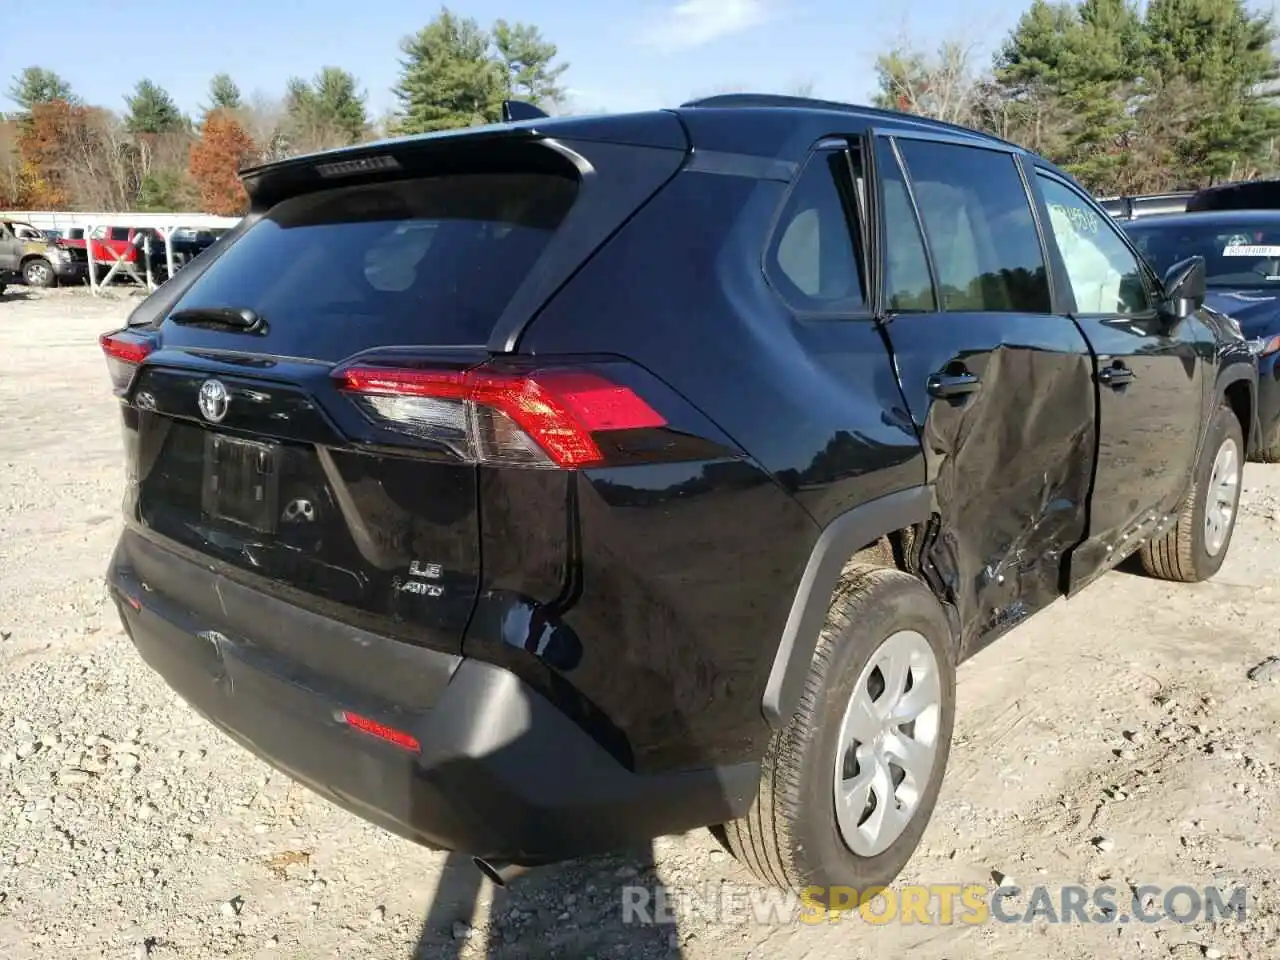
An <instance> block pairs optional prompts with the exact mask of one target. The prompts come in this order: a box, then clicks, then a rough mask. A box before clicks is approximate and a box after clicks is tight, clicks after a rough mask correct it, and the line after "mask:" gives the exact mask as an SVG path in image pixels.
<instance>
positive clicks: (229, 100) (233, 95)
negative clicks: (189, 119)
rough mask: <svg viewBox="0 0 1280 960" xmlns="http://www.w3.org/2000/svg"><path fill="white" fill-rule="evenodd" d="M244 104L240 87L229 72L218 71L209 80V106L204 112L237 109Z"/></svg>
mask: <svg viewBox="0 0 1280 960" xmlns="http://www.w3.org/2000/svg"><path fill="white" fill-rule="evenodd" d="M242 106H244V101H243V99H242V98H241V96H240V88H239V87H238V86H236V82H235V81H234V80H232V79H231V76H230V74H226V73H219V74H217V75H216V76H215V77H214V78H213V79H212V80H211V81H209V106H207V107H206V108H205V113H211V112H213V111H214V110H239V109H240V108H241V107H242Z"/></svg>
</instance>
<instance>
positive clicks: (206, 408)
mask: <svg viewBox="0 0 1280 960" xmlns="http://www.w3.org/2000/svg"><path fill="white" fill-rule="evenodd" d="M230 403H231V398H230V396H229V395H228V394H227V388H226V387H224V386H223V385H222V381H220V380H206V381H205V382H204V383H202V384H200V398H199V405H200V413H201V415H202V416H203V417H204V418H205V419H206V420H208V421H209V422H210V423H221V422H222V418H223V417H225V416H226V415H227V406H228V405H229V404H230Z"/></svg>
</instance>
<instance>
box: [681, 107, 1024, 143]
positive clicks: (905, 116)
mask: <svg viewBox="0 0 1280 960" xmlns="http://www.w3.org/2000/svg"><path fill="white" fill-rule="evenodd" d="M680 106H681V108H685V107H788V108H790V109H792V110H833V111H836V112H837V113H861V114H865V115H869V116H872V117H884V118H885V119H888V120H898V121H903V120H905V121H907V122H909V123H917V124H920V125H921V126H932V127H938V128H939V129H942V130H954V131H956V132H958V133H964V134H967V135H968V136H970V137H979V138H981V139H984V140H991V141H993V142H995V143H1003V144H1004V145H1005V146H1009V147H1016V148H1017V149H1018V150H1024V149H1025V147H1023V146H1021V145H1020V144H1017V143H1014V142H1013V141H1012V140H1005V139H1004V138H1002V137H997V136H996V135H995V134H991V133H985V132H983V131H981V130H974V129H973V128H972V127H966V126H963V125H961V124H958V123H948V122H947V121H946V120H935V119H934V118H933V117H925V116H921V115H920V114H916V113H903V112H902V111H900V110H885V109H882V108H881V107H868V106H864V105H863V104H859V103H842V102H840V101H839V100H817V99H814V98H812V97H789V96H785V95H783V94H779V93H722V94H717V95H715V96H712V97H702V98H701V99H698V100H690V101H688V102H687V103H682V104H680Z"/></svg>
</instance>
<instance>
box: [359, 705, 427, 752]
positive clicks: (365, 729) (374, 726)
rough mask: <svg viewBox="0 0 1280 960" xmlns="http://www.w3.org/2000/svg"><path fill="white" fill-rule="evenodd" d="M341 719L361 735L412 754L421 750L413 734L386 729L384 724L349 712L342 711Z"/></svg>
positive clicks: (393, 728)
mask: <svg viewBox="0 0 1280 960" xmlns="http://www.w3.org/2000/svg"><path fill="white" fill-rule="evenodd" d="M342 719H343V721H344V722H345V723H346V724H347V726H349V727H351V728H352V729H353V730H359V731H360V732H361V733H367V734H368V735H369V736H371V737H377V738H378V739H379V740H385V741H387V743H392V744H395V745H396V746H397V747H400V748H402V749H404V750H411V751H413V752H414V753H418V752H420V751H421V750H422V747H421V745H420V744H419V743H418V738H417V737H415V736H413V734H410V733H405V732H404V731H403V730H397V729H396V728H395V727H388V726H387V725H386V724H385V723H379V722H378V721H377V720H370V719H369V718H368V717H364V716H361V715H360V714H358V713H352V712H351V711H350V710H343V711H342Z"/></svg>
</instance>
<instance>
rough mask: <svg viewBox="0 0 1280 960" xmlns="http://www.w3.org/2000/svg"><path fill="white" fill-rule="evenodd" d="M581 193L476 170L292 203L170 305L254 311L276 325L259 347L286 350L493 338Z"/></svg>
mask: <svg viewBox="0 0 1280 960" xmlns="http://www.w3.org/2000/svg"><path fill="white" fill-rule="evenodd" d="M576 191H577V183H576V182H575V181H573V180H570V179H566V178H563V177H557V176H552V175H547V174H534V173H517V174H468V175H458V176H448V177H433V178H429V179H418V180H403V181H396V182H390V183H380V184H372V185H367V186H360V187H345V188H341V189H335V190H326V191H323V192H320V193H313V194H308V195H305V196H301V197H296V198H293V199H291V200H286V201H284V202H283V203H280V204H278V205H277V206H276V207H274V208H273V209H272V210H271V211H270V212H269V213H268V214H267V215H266V216H265V217H264V218H263V219H262V220H260V221H259V222H258V223H256V224H254V225H253V226H252V227H251V228H250V229H249V230H248V231H246V232H245V234H244V236H242V237H241V238H240V239H238V240H237V241H236V242H235V243H234V244H232V246H231V247H229V248H228V249H227V251H226V252H225V253H224V254H223V255H222V256H221V257H219V258H218V259H217V260H216V261H215V262H214V263H213V264H211V265H210V267H209V269H208V270H207V271H206V272H205V273H204V275H203V276H201V277H200V278H199V279H198V280H196V281H195V283H193V284H192V285H191V288H190V289H189V290H187V291H186V292H185V293H184V294H183V296H182V298H181V299H180V300H179V301H178V302H177V303H176V304H175V305H174V307H173V309H174V310H175V311H176V310H186V309H192V308H198V307H249V308H251V309H252V310H254V311H256V312H257V313H258V314H259V315H260V316H261V317H262V318H263V320H264V321H265V322H266V325H267V330H268V334H267V338H266V339H267V341H268V343H266V344H263V345H262V346H263V348H265V349H264V350H263V352H270V353H274V354H277V355H289V356H306V357H316V358H319V359H325V360H339V359H341V358H343V357H346V356H349V355H350V354H352V353H355V352H356V351H358V350H364V349H367V348H369V347H376V346H393V345H437V344H438V345H445V346H455V345H479V344H484V343H485V342H486V341H487V340H488V338H489V334H490V332H491V331H492V329H493V326H494V324H495V322H496V321H497V319H498V317H499V316H500V315H501V313H502V311H503V309H504V308H505V307H506V305H507V303H508V302H509V301H510V300H511V298H512V296H513V295H514V294H515V291H516V289H517V288H518V287H519V285H520V284H521V282H522V281H523V280H524V279H525V277H526V276H527V275H528V274H529V272H530V271H531V270H532V269H533V266H534V264H535V263H536V262H537V261H538V259H539V257H540V256H541V255H542V253H543V251H544V250H545V249H546V246H547V244H548V242H549V241H550V239H551V237H552V235H553V234H554V233H555V231H556V229H557V227H559V225H560V223H561V222H562V221H563V219H564V217H565V214H566V213H567V212H568V210H569V208H570V207H571V206H572V204H573V200H574V196H575V195H576ZM209 336H210V334H208V333H206V334H205V335H204V336H201V337H200V338H199V339H200V340H202V341H203V342H206V343H209V344H211V345H212V343H213V342H214V341H213V340H210V339H208V337H209ZM214 336H216V335H214ZM184 339H185V337H184ZM255 349H257V347H255Z"/></svg>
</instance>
